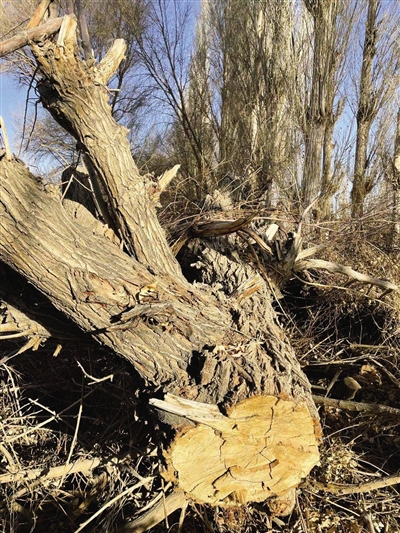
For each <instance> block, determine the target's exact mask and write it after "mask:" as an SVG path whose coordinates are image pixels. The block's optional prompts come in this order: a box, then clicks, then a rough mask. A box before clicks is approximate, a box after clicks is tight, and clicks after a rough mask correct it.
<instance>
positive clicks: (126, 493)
mask: <svg viewBox="0 0 400 533" xmlns="http://www.w3.org/2000/svg"><path fill="white" fill-rule="evenodd" d="M153 479H154V477H153V476H150V477H146V478H144V479H143V480H142V481H139V483H136V485H133V487H129V488H127V489H126V490H124V491H123V492H121V494H118V495H117V496H115V497H114V498H112V499H111V500H110V501H108V502H107V503H106V504H105V505H103V507H101V508H100V509H99V510H98V511H96V512H95V513H94V514H93V515H92V516H91V517H90V518H89V519H88V520H86V522H83V524H81V525H80V526H79V527H78V529H77V530H76V531H75V533H80V531H82V529H84V528H85V527H86V526H87V525H88V524H90V522H92V521H93V520H94V519H95V518H97V517H98V516H99V515H101V513H102V512H103V511H105V510H106V509H108V508H109V507H111V505H114V503H115V502H117V501H118V500H120V499H121V498H123V497H124V496H128V494H131V492H133V491H134V490H136V489H138V488H139V487H142V486H143V485H145V484H146V483H149V482H150V481H152V480H153Z"/></svg>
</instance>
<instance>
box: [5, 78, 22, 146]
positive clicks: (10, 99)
mask: <svg viewBox="0 0 400 533" xmlns="http://www.w3.org/2000/svg"><path fill="white" fill-rule="evenodd" d="M25 99H26V87H18V85H17V82H16V81H15V80H12V79H11V77H10V76H8V75H7V74H4V73H2V74H1V77H0V115H1V116H2V117H3V119H4V122H5V125H6V129H7V135H8V140H9V142H10V146H11V150H12V151H13V152H14V153H17V152H18V150H19V144H18V139H17V138H16V134H15V131H14V125H15V120H14V117H13V114H15V115H16V114H17V113H18V114H19V115H20V113H23V109H24V106H25ZM20 117H21V123H22V118H23V117H22V116H21V115H20Z"/></svg>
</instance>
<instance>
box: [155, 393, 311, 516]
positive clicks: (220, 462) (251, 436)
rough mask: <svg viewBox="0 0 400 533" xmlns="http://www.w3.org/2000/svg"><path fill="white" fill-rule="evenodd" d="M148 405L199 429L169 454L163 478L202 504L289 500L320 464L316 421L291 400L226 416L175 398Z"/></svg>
mask: <svg viewBox="0 0 400 533" xmlns="http://www.w3.org/2000/svg"><path fill="white" fill-rule="evenodd" d="M150 403H151V404H152V405H154V406H155V407H157V408H159V409H162V410H166V411H168V412H171V413H174V414H178V415H179V416H182V417H184V418H187V419H188V420H191V421H193V422H196V424H197V425H196V427H193V428H189V429H187V430H184V431H182V432H181V433H179V434H178V436H177V437H176V438H175V440H174V442H173V444H172V446H171V447H170V448H169V449H168V450H167V452H166V454H165V456H166V462H167V468H166V471H165V473H164V477H165V478H166V479H167V480H169V481H173V482H174V483H175V484H176V485H177V486H178V487H179V488H180V489H182V490H184V491H185V493H186V494H188V495H189V496H190V497H192V498H193V499H195V500H196V501H198V502H201V503H209V504H211V505H223V506H229V505H238V504H244V503H248V502H262V501H265V500H267V499H269V498H271V497H272V496H275V497H285V495H286V494H287V493H288V492H289V491H290V489H293V488H295V487H297V486H298V485H299V484H300V482H301V481H302V479H304V478H305V477H306V476H307V475H308V474H309V472H310V470H311V469H312V468H313V467H314V466H315V465H316V464H317V463H318V461H319V452H318V440H317V438H316V432H315V420H313V418H312V417H311V416H310V412H309V410H308V408H307V406H306V405H304V404H296V403H295V402H294V401H293V400H280V399H279V398H277V397H275V396H253V397H251V398H247V399H245V400H243V401H242V402H239V403H238V404H236V405H234V406H233V407H231V408H230V409H228V411H227V415H226V416H224V415H223V414H221V412H220V411H219V409H218V408H217V407H216V406H213V405H208V404H203V403H198V402H191V401H188V400H183V399H181V398H177V397H174V396H172V395H167V396H166V398H165V400H164V401H161V400H152V401H151V402H150ZM194 461H195V463H196V465H198V468H193V462H194Z"/></svg>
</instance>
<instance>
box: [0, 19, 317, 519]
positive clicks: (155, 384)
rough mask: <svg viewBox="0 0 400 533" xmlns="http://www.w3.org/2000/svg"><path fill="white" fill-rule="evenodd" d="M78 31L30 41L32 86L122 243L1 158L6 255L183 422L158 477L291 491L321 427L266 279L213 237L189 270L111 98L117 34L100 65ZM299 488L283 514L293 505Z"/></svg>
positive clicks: (200, 485)
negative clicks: (196, 278) (68, 139)
mask: <svg viewBox="0 0 400 533" xmlns="http://www.w3.org/2000/svg"><path fill="white" fill-rule="evenodd" d="M70 32H71V25H69V22H68V17H67V18H66V24H65V26H64V28H61V34H63V36H64V37H63V39H61V40H60V38H59V39H58V41H57V44H55V43H54V42H51V41H46V42H44V43H42V44H41V46H37V45H34V44H32V50H33V53H34V55H35V57H36V59H37V63H38V67H39V72H40V74H41V77H42V78H41V80H40V82H39V83H38V90H39V93H40V95H41V100H42V103H43V105H44V106H45V107H46V108H47V109H48V110H49V111H50V112H51V114H52V115H53V117H54V118H55V119H56V120H57V121H58V122H59V124H61V125H62V126H63V127H65V129H66V130H67V131H68V132H69V133H71V134H72V135H73V136H74V137H75V139H76V140H77V142H78V145H79V147H80V149H81V150H82V151H83V152H84V153H85V155H86V157H87V158H88V160H89V161H90V163H91V164H92V166H93V169H94V172H95V173H96V175H97V177H98V179H99V182H100V189H101V190H102V191H103V192H104V194H105V196H106V203H107V205H108V207H109V210H110V216H111V218H112V220H113V222H114V224H115V227H116V228H117V231H119V233H120V236H121V238H122V239H123V243H124V249H121V248H120V247H119V246H118V245H117V244H115V242H112V241H111V240H109V239H108V238H107V237H106V236H105V235H99V234H95V233H93V231H92V230H91V229H90V227H87V226H85V225H82V224H80V223H79V222H78V221H77V220H74V219H73V218H72V217H71V215H70V214H69V213H68V212H67V211H66V210H65V209H64V208H63V206H62V204H61V202H60V198H59V196H58V195H57V194H54V193H52V192H51V190H45V188H44V187H43V185H42V182H41V180H40V179H38V178H36V177H35V176H33V175H32V174H31V173H30V172H29V170H28V169H27V168H26V167H25V166H24V165H23V164H22V163H21V162H20V161H18V160H11V161H9V160H7V158H6V157H2V158H1V160H0V175H1V177H2V179H1V183H0V259H1V261H3V262H4V263H6V264H7V265H9V266H10V267H11V268H12V269H14V270H16V271H18V272H19V273H20V274H22V276H24V278H25V279H27V280H28V281H29V282H30V283H31V284H33V285H34V286H35V287H36V288H37V289H38V290H39V291H41V292H42V293H43V294H44V295H45V296H46V297H47V298H48V299H49V301H51V303H52V304H53V305H54V306H55V307H56V308H57V309H58V310H60V311H61V312H62V313H63V314H64V315H65V316H66V317H68V318H69V319H71V320H73V321H74V322H75V323H76V324H77V325H78V326H79V327H80V328H81V329H82V330H83V331H85V332H88V333H90V334H91V335H92V336H93V337H94V338H95V339H96V340H98V341H99V342H101V343H102V344H105V345H106V346H108V347H109V348H110V349H112V350H113V351H115V352H117V353H118V354H120V355H121V356H122V357H125V358H126V359H128V360H129V361H130V362H131V363H132V365H133V366H134V368H135V370H136V371H137V373H138V374H139V375H140V377H141V378H142V379H143V382H144V383H145V385H146V387H147V390H146V394H147V396H150V395H151V394H152V392H153V391H154V390H155V389H156V388H158V389H159V388H160V387H161V389H162V391H163V392H164V393H165V394H166V396H165V400H164V401H162V400H158V401H156V400H152V401H151V403H152V405H153V407H154V408H155V409H157V411H158V412H159V413H160V416H161V418H162V419H163V420H164V421H165V422H167V423H169V424H171V425H172V426H174V427H175V428H177V429H179V431H178V432H177V433H176V436H175V438H174V441H173V442H172V444H171V445H170V447H169V448H168V451H167V452H166V469H165V473H164V475H165V477H166V478H168V479H173V481H174V483H175V485H176V486H177V487H179V488H180V489H182V490H183V491H184V492H185V494H187V496H188V497H189V498H192V499H194V500H195V501H199V502H206V503H210V504H213V505H238V504H242V503H246V502H249V501H263V500H266V499H269V498H271V497H275V498H278V500H279V499H281V500H282V501H285V499H286V500H287V498H288V496H287V495H288V494H291V495H292V496H293V490H292V489H293V488H294V487H296V486H298V484H299V483H300V481H301V480H302V479H303V478H304V477H305V476H307V474H308V473H309V471H310V469H311V468H312V467H313V466H314V465H315V464H316V463H317V462H318V439H319V437H320V427H319V422H318V414H317V411H316V408H315V405H314V402H313V400H312V396H311V390H310V386H309V383H308V381H307V379H306V377H305V375H304V374H303V372H302V370H301V368H300V365H299V363H298V362H297V360H296V358H295V355H294V351H293V349H292V348H291V346H290V343H289V342H288V340H287V338H286V337H285V335H284V333H283V331H282V329H281V327H280V326H279V325H278V323H277V320H276V317H275V313H274V311H273V309H272V304H271V294H270V289H269V286H268V284H267V283H266V282H265V281H264V280H263V279H262V278H261V277H260V276H257V274H256V273H255V272H254V271H253V270H252V269H251V268H250V267H248V266H246V265H243V264H241V263H240V261H236V260H235V259H234V258H231V259H228V257H227V256H226V255H224V254H222V253H221V252H220V251H219V250H218V249H215V248H213V247H212V245H206V244H204V245H200V248H198V252H199V253H201V260H200V262H199V264H198V267H199V268H200V269H202V270H203V271H204V281H207V280H208V281H209V286H208V287H207V286H205V285H204V284H203V285H202V286H201V287H196V286H193V285H190V284H189V283H188V282H187V281H186V280H185V278H184V276H183V274H182V271H181V269H180V267H179V265H178V262H177V261H176V259H175V257H174V256H173V254H172V252H171V250H170V249H169V247H168V244H167V241H166V238H165V235H164V232H163V230H162V228H161V226H160V224H159V222H158V220H157V216H156V211H155V207H154V195H153V194H154V190H153V189H152V184H149V183H148V182H147V181H146V179H145V178H144V177H141V176H140V175H139V172H138V169H137V167H136V165H135V163H134V161H133V159H132V157H131V153H130V148H129V143H128V140H127V137H126V130H125V129H124V128H122V127H121V126H119V125H118V124H116V123H115V121H114V120H113V119H112V116H111V112H110V108H109V105H108V103H107V100H108V93H107V88H106V87H105V85H106V83H107V81H108V79H109V78H110V76H111V74H112V72H113V71H114V70H115V68H117V66H118V64H119V62H120V61H121V59H122V57H123V50H124V47H123V43H122V42H121V41H118V42H117V43H116V45H115V46H114V47H113V48H112V49H111V51H110V52H109V54H107V55H106V57H105V58H104V59H103V61H102V62H101V63H100V64H99V65H97V67H95V66H93V65H89V64H87V63H85V62H83V61H79V59H78V57H77V54H76V49H75V43H74V40H73V38H72V35H71V33H70ZM155 192H156V193H157V191H155ZM156 195H157V194H155V196H156ZM211 271H212V272H213V274H212V275H211V274H210V272H211ZM250 286H251V288H250V289H249V287H250ZM171 393H172V394H173V395H172V396H171ZM176 395H177V396H178V397H177V396H176ZM193 461H196V463H197V468H196V469H193V468H192V464H193ZM292 496H291V498H290V505H289V506H287V505H286V507H285V508H284V511H283V512H282V510H281V511H280V512H281V514H287V513H288V512H290V511H291V508H292V507H293V505H294V500H293V497H292Z"/></svg>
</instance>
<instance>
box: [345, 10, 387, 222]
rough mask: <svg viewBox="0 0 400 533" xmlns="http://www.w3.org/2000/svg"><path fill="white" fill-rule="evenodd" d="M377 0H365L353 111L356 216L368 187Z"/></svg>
mask: <svg viewBox="0 0 400 533" xmlns="http://www.w3.org/2000/svg"><path fill="white" fill-rule="evenodd" d="M379 4H380V1H379V0H369V2H368V14H367V22H366V25H365V40H364V48H363V61H362V67H361V78H360V89H359V92H360V94H359V99H358V110H357V138H356V155H355V160H354V181H353V189H352V191H351V202H352V205H351V216H352V217H353V218H359V217H361V216H362V214H363V210H364V200H365V197H366V195H367V194H368V192H369V191H370V188H369V187H368V186H367V183H366V164H367V149H368V138H369V131H370V129H371V124H372V121H373V119H374V118H375V115H376V98H374V96H373V93H372V64H373V61H374V57H375V55H376V43H377V27H376V20H377V16H378V9H379Z"/></svg>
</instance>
